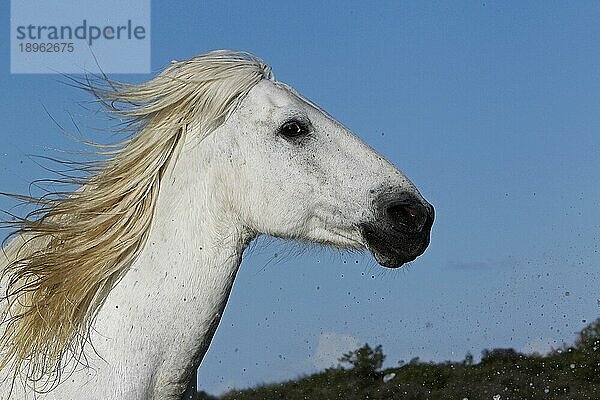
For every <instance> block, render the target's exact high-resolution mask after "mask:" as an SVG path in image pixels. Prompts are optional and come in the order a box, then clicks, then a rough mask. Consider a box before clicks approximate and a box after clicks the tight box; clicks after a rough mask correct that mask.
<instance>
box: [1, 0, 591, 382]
mask: <svg viewBox="0 0 600 400" xmlns="http://www.w3.org/2000/svg"><path fill="white" fill-rule="evenodd" d="M6 3H7V2H3V3H2V5H0V15H2V16H3V17H4V18H7V15H8V12H9V10H8V5H7V4H6ZM339 4H341V3H337V2H336V3H334V2H329V3H328V2H323V1H314V2H312V1H308V2H294V3H292V2H289V4H288V2H286V3H285V4H284V2H242V1H232V2H222V3H221V2H213V3H210V4H209V3H207V2H195V1H177V2H160V3H159V2H158V1H154V2H153V5H152V28H151V35H152V69H153V70H154V71H158V70H160V69H161V68H162V67H164V66H165V65H167V64H168V62H169V61H170V60H172V59H184V58H187V57H191V56H193V55H196V54H199V53H202V52H205V51H207V50H211V49H216V48H232V49H243V50H247V51H250V52H254V53H255V54H257V55H259V56H261V57H263V58H264V59H265V60H266V61H267V62H268V63H270V64H271V65H272V66H273V69H274V72H275V76H276V77H277V79H278V80H281V81H284V82H287V83H289V84H291V85H292V86H294V87H295V88H296V89H297V90H298V91H300V92H301V93H303V94H304V95H306V96H307V97H309V98H311V99H312V100H314V101H315V102H316V103H318V104H319V105H321V106H322V107H323V108H324V109H326V110H328V111H329V112H330V113H331V114H332V115H333V116H335V117H336V118H337V119H339V120H340V121H342V122H343V123H344V124H345V125H347V126H348V127H349V128H351V129H352V130H353V131H354V132H356V133H357V134H358V135H359V136H360V137H362V138H363V139H364V140H365V141H366V142H368V143H369V144H371V145H372V146H373V147H374V148H375V149H377V150H378V151H380V152H381V153H382V154H384V155H385V156H386V157H387V158H388V159H390V160H391V161H392V162H394V163H395V164H396V165H397V166H398V167H400V168H401V169H402V170H403V171H404V172H405V173H406V174H407V175H408V176H409V177H411V179H412V180H413V181H414V182H415V184H416V185H417V186H418V187H419V189H420V190H421V192H422V193H423V194H424V196H425V197H426V198H427V199H428V200H429V201H430V202H431V203H432V204H434V205H435V207H436V223H435V225H434V228H433V236H432V241H431V245H430V248H429V250H428V251H427V252H426V254H425V255H423V256H422V257H420V258H419V259H418V260H417V261H415V262H413V263H412V265H411V266H409V267H408V268H404V269H402V270H400V271H387V270H383V269H381V268H380V267H378V266H377V265H376V264H375V263H374V261H373V260H372V258H371V257H370V256H369V255H367V254H365V255H364V256H360V255H359V256H357V255H349V254H338V253H334V252H332V251H329V250H323V251H316V250H310V251H307V252H305V253H303V254H297V253H296V252H294V248H293V247H292V248H290V246H287V245H285V244H283V243H282V242H278V241H274V242H271V243H266V242H265V241H260V242H259V243H258V245H257V246H255V247H254V248H253V250H252V251H250V252H249V253H248V254H247V255H246V257H245V260H244V264H243V265H242V268H241V270H240V273H239V275H238V277H237V279H236V283H235V286H234V289H233V293H232V296H231V298H230V301H229V304H228V306H227V309H226V312H225V315H224V317H223V320H222V322H221V325H220V327H219V329H218V331H217V334H216V336H215V339H214V341H213V343H212V345H211V348H210V351H209V353H208V354H207V356H206V358H205V360H204V363H203V365H202V367H201V370H200V381H201V382H200V388H202V389H204V390H208V391H210V392H219V391H222V390H223V389H225V388H227V387H230V386H235V387H244V386H248V385H253V384H256V383H259V382H270V381H276V380H281V379H288V378H292V377H295V376H297V375H299V374H304V373H310V372H313V371H315V370H317V368H320V367H323V366H325V365H327V364H328V363H330V362H334V361H335V358H336V357H337V356H339V355H341V352H343V351H346V350H348V348H351V347H352V346H354V345H357V344H362V343H364V342H369V343H371V344H373V345H375V344H382V345H383V349H384V352H385V353H386V354H387V355H388V358H387V360H386V365H387V366H394V365H396V363H397V361H398V360H401V359H402V360H409V359H410V358H412V357H415V356H419V357H421V359H424V360H446V359H462V358H463V357H464V355H465V353H466V352H467V351H470V352H472V353H473V354H475V355H478V354H479V353H480V351H481V350H482V349H484V348H492V347H514V348H516V349H517V350H524V351H532V350H539V351H545V350H547V349H549V346H550V345H555V346H558V345H560V344H561V343H562V342H563V341H566V342H572V341H573V339H574V333H575V332H576V331H578V330H579V329H581V328H582V327H583V326H584V325H585V322H584V321H590V320H593V319H595V318H596V317H597V316H598V315H599V314H600V307H599V305H600V300H599V299H600V289H599V287H600V285H599V283H600V274H599V273H598V262H599V259H600V257H599V255H598V243H599V242H600V240H599V239H600V209H599V207H598V206H599V200H598V199H600V187H599V185H598V182H599V181H600V139H599V138H598V132H599V131H600V24H598V21H599V20H600V4H599V3H597V2H592V1H589V2H586V1H580V2H560V3H559V2H509V3H506V2H494V1H485V2H481V1H480V2H460V3H458V2H431V3H430V2H417V1H414V2H397V1H393V2H384V1H382V2H376V3H373V4H368V3H366V2H359V1H347V2H344V3H343V4H344V6H343V7H340V6H339ZM0 32H1V33H0V34H1V40H0V51H1V53H2V54H4V55H5V57H2V63H1V65H0V92H1V93H3V96H2V98H1V99H0V104H2V106H1V108H0V113H1V114H0V115H1V117H2V121H3V123H2V124H1V126H0V137H1V141H0V143H1V144H0V191H7V192H27V188H28V182H30V181H32V180H33V179H36V178H40V177H48V173H47V172H45V171H44V170H43V169H42V168H40V167H39V166H38V165H36V164H35V163H34V162H33V161H32V160H31V159H30V158H28V157H27V154H38V155H56V152H55V151H54V150H53V149H55V148H68V149H73V148H76V146H75V145H74V144H72V143H70V142H69V140H68V139H67V138H65V137H64V136H63V135H61V134H60V132H59V131H58V130H57V129H56V127H55V126H54V125H53V123H52V121H51V120H50V119H49V117H48V116H47V115H46V113H45V112H44V108H43V107H44V106H45V107H46V108H47V109H48V110H49V111H50V112H51V113H52V115H53V116H55V117H56V118H57V119H58V120H59V121H61V122H64V123H65V124H67V123H68V121H69V119H68V116H67V114H66V112H67V111H70V112H72V113H74V114H76V116H77V118H78V120H79V121H80V123H81V125H82V126H83V127H93V126H97V125H102V121H98V117H97V116H90V115H89V114H86V113H85V112H83V111H82V110H81V109H79V108H78V107H77V106H76V104H75V102H76V101H80V100H84V99H86V97H85V95H84V94H82V93H78V92H77V91H76V90H74V89H72V88H69V87H67V86H65V85H62V84H60V83H59V82H58V81H59V78H58V77H57V76H56V75H11V74H10V73H9V62H8V54H9V47H8V40H9V27H8V24H2V27H1V28H0ZM100 63H102V60H100ZM149 76H150V75H116V76H114V77H115V78H117V79H124V80H129V81H139V80H143V79H147V78H149ZM88 131H89V135H90V137H92V138H95V139H102V138H103V137H104V138H106V136H103V135H104V134H102V133H98V132H95V131H93V130H88ZM108 139H109V140H110V138H108ZM12 205H13V203H11V202H10V201H7V200H6V199H0V208H3V209H7V208H9V207H10V206H12ZM290 249H291V250H290ZM272 259H275V260H276V262H270V260H272ZM199 290H200V289H199Z"/></svg>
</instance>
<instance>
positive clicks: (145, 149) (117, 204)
mask: <svg viewBox="0 0 600 400" xmlns="http://www.w3.org/2000/svg"><path fill="white" fill-rule="evenodd" d="M270 73H271V70H270V67H269V66H267V65H266V64H265V63H264V62H263V61H262V60H260V59H258V58H257V57H255V56H253V55H251V54H248V53H243V52H233V51H225V50H219V51H213V52H210V53H206V54H204V55H201V56H197V57H194V58H191V59H189V60H186V61H181V62H176V61H174V62H172V63H171V65H170V66H169V67H167V68H166V69H165V70H164V71H162V72H161V73H160V74H159V75H158V76H156V77H155V78H154V79H152V80H150V81H147V82H144V83H140V84H126V83H118V82H114V81H110V80H99V81H97V82H94V83H91V82H90V81H89V80H87V81H85V82H83V83H82V82H80V83H81V86H83V87H84V89H86V90H88V91H89V92H91V93H92V94H94V95H95V96H96V97H97V99H98V101H100V102H101V103H102V104H103V105H105V106H106V107H107V109H108V112H109V113H111V114H112V115H116V116H118V117H119V118H120V119H125V120H126V122H127V124H128V126H129V127H130V128H132V129H133V130H134V132H135V133H134V134H133V135H132V136H131V137H130V138H128V139H127V140H125V141H123V142H122V143H119V144H118V145H117V146H114V147H113V146H108V147H106V146H100V147H96V151H95V154H97V155H99V156H100V157H99V159H97V160H95V161H91V162H86V163H84V164H83V165H82V166H81V170H82V171H83V172H84V173H85V177H84V178H83V179H75V180H74V181H73V183H76V184H79V185H81V187H80V189H79V190H76V191H74V192H71V193H68V194H66V195H64V194H56V195H55V196H51V197H50V198H48V197H44V198H42V199H31V198H28V199H26V201H28V202H30V203H32V204H34V205H35V206H36V210H35V211H33V212H32V213H30V214H29V215H28V216H27V217H26V218H23V219H18V220H17V221H16V222H14V221H13V222H9V223H6V225H9V226H11V227H12V228H13V229H14V232H13V234H12V235H13V236H14V237H15V239H14V240H13V241H12V242H11V244H10V245H9V246H7V248H6V249H5V250H6V252H5V254H6V258H7V259H8V260H7V262H8V264H7V265H6V266H4V267H3V272H2V273H3V278H4V281H5V282H6V283H5V285H6V293H5V298H4V300H5V301H6V303H5V309H4V314H3V317H4V318H3V322H2V324H3V325H4V333H3V335H2V337H1V338H0V351H1V355H0V356H1V357H2V358H1V361H0V369H4V368H12V369H13V370H14V372H15V376H16V375H20V376H23V377H25V378H26V379H29V380H39V379H46V378H47V379H49V380H50V381H52V380H54V381H57V380H58V377H59V375H60V371H61V363H63V362H64V361H65V360H66V359H71V358H69V357H75V358H76V359H78V358H80V356H81V355H82V350H83V346H84V345H85V343H86V342H87V341H88V340H89V332H90V327H91V325H92V322H93V320H94V317H95V316H96V314H97V312H98V310H99V308H100V306H101V305H102V304H103V302H104V301H105V299H106V297H107V296H108V294H109V292H110V290H111V289H112V288H113V287H114V285H115V284H116V283H117V282H118V281H119V279H120V278H121V277H122V276H123V275H124V274H125V273H126V272H127V270H128V268H129V267H130V265H131V264H132V262H133V261H134V260H135V258H136V256H137V255H138V253H139V252H140V250H141V249H142V248H143V246H144V244H145V240H146V238H147V236H148V231H149V228H150V225H151V223H152V218H153V213H154V208H155V205H156V201H157V196H158V192H159V189H160V184H161V179H162V178H163V176H164V174H165V171H166V169H167V167H168V165H169V163H170V161H172V160H174V159H175V158H176V156H177V153H178V151H179V150H180V148H181V145H182V143H183V141H184V138H185V137H186V135H187V126H188V124H190V123H193V124H194V126H197V125H198V126H199V129H197V130H196V129H195V130H194V134H195V135H196V134H197V135H198V136H199V139H200V140H201V139H202V138H204V137H206V135H208V134H209V133H210V132H211V131H213V130H214V129H215V128H217V127H218V126H219V125H221V124H222V123H223V122H224V121H225V120H226V119H227V117H228V116H229V115H230V114H231V113H232V112H233V111H234V110H235V109H236V107H237V106H238V105H239V103H240V102H241V101H242V100H243V98H244V97H245V96H246V94H247V93H248V92H249V91H250V89H251V88H252V87H253V86H254V85H255V84H257V83H258V82H259V81H260V80H261V79H263V78H269V77H270ZM21 199H24V197H21ZM15 243H16V244H15ZM0 257H2V256H0ZM2 264H4V262H0V265H2Z"/></svg>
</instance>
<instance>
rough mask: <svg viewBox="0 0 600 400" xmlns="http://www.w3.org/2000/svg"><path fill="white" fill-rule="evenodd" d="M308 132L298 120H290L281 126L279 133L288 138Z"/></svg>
mask: <svg viewBox="0 0 600 400" xmlns="http://www.w3.org/2000/svg"><path fill="white" fill-rule="evenodd" d="M306 133H308V129H306V127H305V126H304V124H302V123H300V122H298V121H288V122H286V123H285V124H283V125H282V126H281V128H279V134H280V135H282V136H284V137H287V138H295V137H298V136H301V135H304V134H306Z"/></svg>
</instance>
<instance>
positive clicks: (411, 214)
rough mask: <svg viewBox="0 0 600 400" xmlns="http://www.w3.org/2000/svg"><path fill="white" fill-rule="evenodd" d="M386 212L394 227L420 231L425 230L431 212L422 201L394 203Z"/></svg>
mask: <svg viewBox="0 0 600 400" xmlns="http://www.w3.org/2000/svg"><path fill="white" fill-rule="evenodd" d="M386 213H387V216H388V218H389V219H390V221H391V222H392V224H393V225H394V228H396V229H398V228H401V227H403V228H405V229H410V230H413V231H417V232H420V231H421V230H423V227H424V226H425V223H426V222H427V219H428V218H429V213H428V210H427V208H426V207H425V206H424V205H422V204H420V203H412V202H411V203H394V204H390V205H389V206H388V207H387V209H386Z"/></svg>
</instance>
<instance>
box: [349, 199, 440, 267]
mask: <svg viewBox="0 0 600 400" xmlns="http://www.w3.org/2000/svg"><path fill="white" fill-rule="evenodd" d="M374 206H375V221H371V222H366V223H363V224H361V227H360V228H361V233H362V236H363V238H364V240H365V242H366V244H367V248H368V249H369V250H370V251H371V253H373V256H374V257H375V259H376V260H377V262H378V263H379V264H381V265H382V266H384V267H388V268H398V267H401V266H402V265H403V264H405V263H407V262H410V261H413V260H414V259H415V258H417V257H418V256H420V255H421V254H423V252H424V251H425V249H426V248H427V246H428V245H429V239H430V232H431V227H432V225H433V219H434V209H433V206H432V205H431V204H429V203H427V202H426V201H425V200H423V199H422V198H419V197H417V196H416V195H414V194H409V193H402V194H400V195H395V194H393V193H384V194H382V195H380V196H378V197H377V199H376V200H375V201H374Z"/></svg>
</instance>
